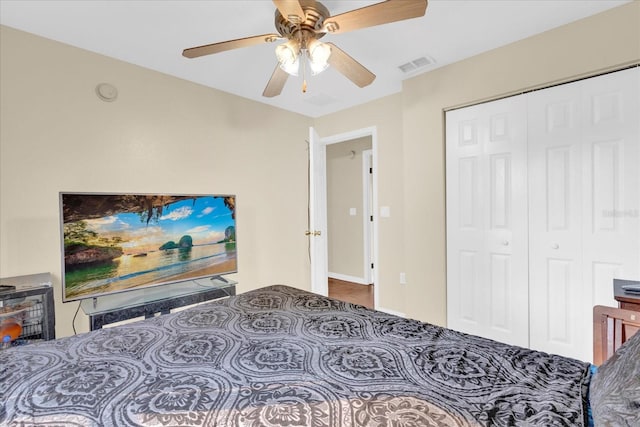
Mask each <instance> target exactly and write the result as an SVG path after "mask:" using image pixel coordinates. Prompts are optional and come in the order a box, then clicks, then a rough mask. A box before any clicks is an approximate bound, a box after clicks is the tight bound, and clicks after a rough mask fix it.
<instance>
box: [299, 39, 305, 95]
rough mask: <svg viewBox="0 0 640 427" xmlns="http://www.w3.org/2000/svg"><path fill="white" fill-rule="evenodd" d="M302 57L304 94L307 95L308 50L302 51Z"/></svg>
mask: <svg viewBox="0 0 640 427" xmlns="http://www.w3.org/2000/svg"><path fill="white" fill-rule="evenodd" d="M301 52H302V55H300V56H301V57H302V93H307V61H306V59H307V50H306V49H302V50H301Z"/></svg>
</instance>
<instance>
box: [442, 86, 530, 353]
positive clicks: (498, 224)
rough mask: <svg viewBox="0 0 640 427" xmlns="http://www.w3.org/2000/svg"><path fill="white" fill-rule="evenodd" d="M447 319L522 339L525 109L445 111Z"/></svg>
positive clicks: (498, 105)
mask: <svg viewBox="0 0 640 427" xmlns="http://www.w3.org/2000/svg"><path fill="white" fill-rule="evenodd" d="M446 127H447V128H446V138H447V146H446V150H447V153H446V156H447V164H446V165H447V325H448V327H450V328H452V329H456V330H460V331H463V332H467V333H471V334H475V335H480V336H484V337H487V338H491V339H495V340H498V341H502V342H506V343H510V344H514V345H520V346H525V347H526V346H528V345H529V336H528V286H527V250H528V249H527V248H528V242H527V189H526V176H527V175H526V173H527V164H526V110H525V101H524V99H523V98H522V97H512V98H507V99H503V100H499V101H494V102H490V103H486V104H481V105H476V106H472V107H468V108H464V109H460V110H454V111H450V112H447V115H446Z"/></svg>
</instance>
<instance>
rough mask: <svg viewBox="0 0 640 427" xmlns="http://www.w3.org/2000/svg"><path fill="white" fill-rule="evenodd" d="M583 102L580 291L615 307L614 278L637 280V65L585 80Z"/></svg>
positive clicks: (639, 204)
mask: <svg viewBox="0 0 640 427" xmlns="http://www.w3.org/2000/svg"><path fill="white" fill-rule="evenodd" d="M582 102H583V105H584V106H585V110H586V111H585V113H586V114H585V116H584V121H583V128H584V135H585V137H584V141H583V144H584V145H583V157H584V161H583V176H584V190H583V194H584V197H583V203H582V211H583V212H584V216H583V227H582V229H583V257H584V261H583V264H584V277H583V280H584V285H585V286H586V289H585V290H584V291H585V292H586V293H588V294H590V295H592V296H593V301H592V305H598V304H600V305H608V306H613V307H615V306H617V305H618V303H617V302H616V301H615V300H614V299H613V285H612V282H613V279H614V278H616V279H628V280H640V108H639V103H640V68H637V67H636V68H633V69H629V70H625V71H619V72H616V73H611V74H607V75H604V76H600V77H598V78H595V79H588V80H585V81H584V88H583V93H582ZM588 315H589V316H590V315H591V313H590V312H589V313H588Z"/></svg>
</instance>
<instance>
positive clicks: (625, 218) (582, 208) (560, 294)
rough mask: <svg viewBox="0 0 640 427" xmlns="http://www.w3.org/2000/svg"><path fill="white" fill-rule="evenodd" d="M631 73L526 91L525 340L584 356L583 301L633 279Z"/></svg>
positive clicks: (609, 296) (634, 93) (636, 158)
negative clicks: (527, 310) (527, 255)
mask: <svg viewBox="0 0 640 427" xmlns="http://www.w3.org/2000/svg"><path fill="white" fill-rule="evenodd" d="M638 76H639V74H638V69H633V70H627V71H623V72H617V73H612V74H609V75H605V76H600V77H596V78H593V79H587V80H583V81H579V82H575V83H571V84H566V85H561V86H558V87H554V88H551V89H547V90H541V91H538V92H534V93H532V94H530V95H529V96H528V114H529V115H528V122H529V138H528V147H529V200H530V212H529V241H530V258H529V271H530V274H529V275H530V283H529V286H530V310H531V316H530V333H531V347H532V348H535V349H538V350H543V351H547V352H550V353H556V354H561V355H565V356H569V357H575V358H579V359H582V360H591V359H592V354H593V350H592V349H593V344H592V343H593V334H592V328H591V324H592V308H593V306H594V305H595V304H605V305H611V306H616V305H617V304H616V302H615V301H614V300H613V278H627V279H636V280H637V279H640V275H639V268H640V225H639V222H640V218H638V217H639V216H640V215H638V212H639V207H640V205H639V199H640V196H639V194H640V175H639V173H638V165H639V164H640V152H639V149H638V147H639V145H640V141H639V138H638V136H639V133H638V119H639V112H638V81H639V79H638Z"/></svg>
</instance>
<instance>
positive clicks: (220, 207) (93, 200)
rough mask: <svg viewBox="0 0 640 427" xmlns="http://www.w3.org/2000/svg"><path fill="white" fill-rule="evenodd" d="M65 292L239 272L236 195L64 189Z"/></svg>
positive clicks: (82, 295) (77, 295)
mask: <svg viewBox="0 0 640 427" xmlns="http://www.w3.org/2000/svg"><path fill="white" fill-rule="evenodd" d="M60 217H61V234H62V241H63V243H62V255H63V263H62V265H63V267H62V269H63V270H62V278H63V283H62V285H63V286H62V287H63V300H64V301H73V300H79V299H86V298H94V297H98V296H103V295H106V294H111V293H116V292H124V291H128V290H133V289H140V288H144V287H150V286H157V285H164V284H169V283H174V282H182V281H186V280H194V279H200V278H205V277H213V276H219V275H224V274H228V273H235V272H237V253H236V197H235V196H233V195H216V194H212V195H188V194H187V195H183V194H181V195H172V194H103V193H60Z"/></svg>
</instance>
